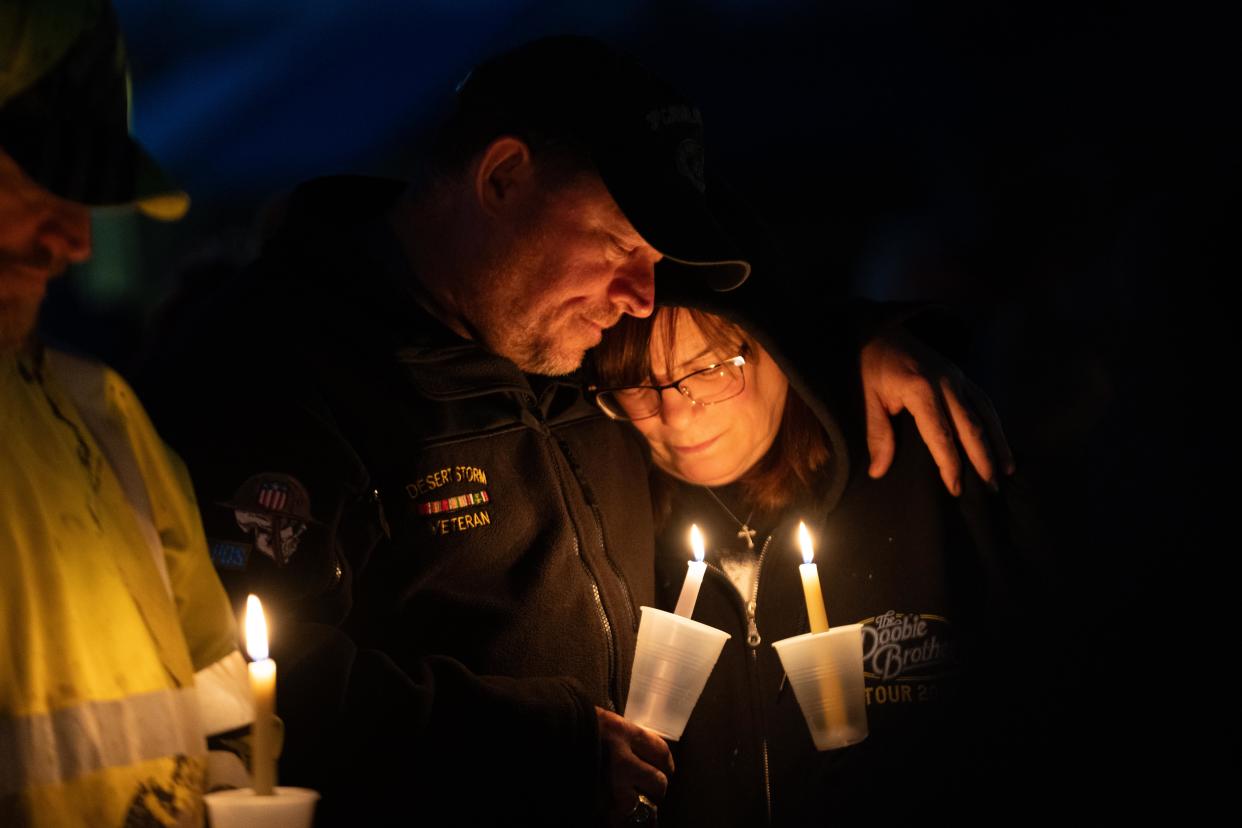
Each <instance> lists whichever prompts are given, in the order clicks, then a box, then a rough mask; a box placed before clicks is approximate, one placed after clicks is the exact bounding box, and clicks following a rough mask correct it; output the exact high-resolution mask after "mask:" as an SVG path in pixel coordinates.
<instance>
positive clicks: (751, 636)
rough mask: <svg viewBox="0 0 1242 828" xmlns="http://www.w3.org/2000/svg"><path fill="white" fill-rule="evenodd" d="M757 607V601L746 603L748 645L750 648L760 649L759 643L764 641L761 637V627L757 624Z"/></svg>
mask: <svg viewBox="0 0 1242 828" xmlns="http://www.w3.org/2000/svg"><path fill="white" fill-rule="evenodd" d="M757 606H758V604H757V603H756V602H755V601H747V602H746V644H747V646H749V647H758V646H759V642H761V641H762V640H763V639H762V638H760V637H759V625H758V624H756V623H755V609H756V608H757Z"/></svg>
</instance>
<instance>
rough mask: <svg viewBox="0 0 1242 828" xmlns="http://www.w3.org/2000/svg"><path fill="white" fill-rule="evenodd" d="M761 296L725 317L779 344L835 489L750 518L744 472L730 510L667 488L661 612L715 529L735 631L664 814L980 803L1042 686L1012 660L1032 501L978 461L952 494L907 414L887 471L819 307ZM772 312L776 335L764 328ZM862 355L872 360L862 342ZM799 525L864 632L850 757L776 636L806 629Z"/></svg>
mask: <svg viewBox="0 0 1242 828" xmlns="http://www.w3.org/2000/svg"><path fill="white" fill-rule="evenodd" d="M773 294H776V296H777V297H778V298H777V299H776V300H774V299H773ZM755 295H756V294H755V293H752V296H751V297H750V299H749V300H748V301H746V302H744V303H737V304H733V305H732V307H734V308H737V307H745V308H746V312H745V313H741V312H730V305H728V304H725V303H723V302H717V303H716V304H715V306H714V307H713V308H712V309H713V310H715V311H716V312H724V313H725V314H726V315H728V316H731V317H732V318H733V319H734V320H735V321H738V322H740V323H741V324H743V326H744V327H746V328H748V330H750V331H751V332H752V333H753V334H756V335H757V336H758V338H759V339H760V340H761V342H762V343H763V344H764V346H765V348H766V349H768V350H769V351H770V352H771V353H773V354H774V355H775V356H776V358H777V360H778V362H779V363H780V364H781V366H782V368H783V369H784V370H785V372H786V374H787V375H788V376H789V377H790V380H791V391H794V392H796V393H798V394H799V395H800V396H801V398H802V399H803V400H804V401H805V402H807V403H808V405H809V406H810V407H811V408H812V410H814V411H815V413H816V415H817V417H818V419H819V420H820V423H821V424H822V426H823V428H824V432H825V434H826V436H827V439H828V442H829V447H830V454H831V460H830V462H829V468H828V470H827V473H826V474H825V475H824V476H823V478H822V481H821V484H820V486H819V487H818V490H817V491H814V492H811V493H807V495H806V497H805V498H803V499H802V502H801V503H800V504H799V505H797V506H791V507H789V508H787V509H786V510H785V511H783V512H781V513H780V514H777V515H768V516H760V515H751V513H750V508H749V506H748V505H747V504H746V503H745V501H744V498H743V497H742V495H741V493H740V491H739V489H740V487H739V486H738V485H737V484H734V485H732V486H728V487H723V488H722V489H717V490H716V493H717V496H718V497H719V498H720V500H722V501H723V502H724V504H725V505H726V506H727V507H728V511H731V512H732V513H733V514H732V515H730V514H729V513H728V511H726V509H725V508H724V507H722V506H721V504H720V503H719V502H717V500H716V498H713V497H711V495H710V494H708V493H707V491H706V490H704V489H703V488H702V487H697V486H691V485H689V484H685V483H682V482H673V483H671V484H670V485H671V492H672V504H673V510H672V514H671V517H669V518H668V519H667V520H666V521H665V522H664V524H663V528H662V530H661V533H660V537H659V540H658V543H657V576H656V590H657V596H658V600H659V602H660V604H659V605H660V606H661V607H662V608H664V609H668V610H671V609H672V607H673V606H674V604H675V603H676V600H677V597H678V594H679V592H680V589H681V584H682V581H683V580H684V578H685V574H686V561H687V560H688V559H689V548H688V545H687V542H686V530H687V529H688V527H689V525H690V524H691V523H692V522H695V523H698V524H699V526H700V527H701V528H703V529H704V531H705V533H706V534H707V536H708V538H709V539H710V540H715V543H709V548H711V551H709V553H708V558H707V560H708V562H709V568H708V571H707V575H706V577H705V580H704V583H703V587H702V591H701V592H700V594H699V598H698V602H697V604H696V607H695V611H694V616H693V617H694V618H695V620H697V621H701V622H703V623H705V624H709V625H711V626H714V627H717V628H719V629H721V630H724V631H725V632H728V633H730V635H731V636H732V637H731V638H730V639H729V641H728V642H726V644H725V646H724V650H723V652H722V654H721V657H720V661H719V662H718V663H717V665H716V668H715V670H714V672H713V673H712V676H711V678H710V679H709V681H708V683H707V686H706V688H705V689H704V692H703V695H702V697H701V699H700V701H699V703H698V706H697V707H696V708H695V711H694V713H693V715H692V716H691V718H690V721H689V723H688V725H687V727H686V730H685V733H684V735H683V737H682V739H681V740H680V741H679V742H678V743H677V744H676V745H675V748H674V754H675V757H676V762H677V772H676V774H675V775H674V777H673V778H672V781H671V785H670V789H669V795H668V799H667V801H666V802H665V804H664V806H663V807H662V808H661V824H662V825H665V826H681V825H704V826H707V825H710V826H733V825H735V826H739V827H740V826H761V825H767V824H774V825H785V826H788V825H832V824H854V823H862V822H869V823H876V822H878V823H880V824H892V822H893V821H894V820H896V819H899V818H910V817H923V818H926V817H930V816H935V815H945V814H955V815H962V814H963V813H965V811H966V810H968V809H981V808H982V807H983V803H984V800H985V799H986V797H984V796H982V795H981V790H980V788H979V787H978V786H979V785H980V784H983V785H988V784H990V781H988V780H989V778H990V776H991V775H992V771H991V770H989V769H988V767H987V763H988V762H991V761H992V760H993V759H996V758H997V748H996V744H997V742H998V741H999V742H1010V741H1013V740H1014V739H1015V738H1016V737H1015V736H1014V734H1013V731H1012V727H1011V725H1012V724H1013V720H1012V717H1010V716H1009V715H1008V714H1005V713H1004V712H1003V711H1005V710H1006V709H1008V708H1010V707H1011V706H1012V707H1013V708H1014V709H1022V707H1023V705H1022V704H1020V703H1019V699H1020V697H1029V693H1030V691H1031V688H1030V686H1029V684H1028V685H1027V686H1020V682H1019V681H1016V680H1015V679H1013V678H1012V671H1013V668H1014V665H1013V661H1014V658H1011V657H1010V656H1011V653H1010V652H1009V648H1011V647H1012V648H1016V649H1021V648H1022V647H1024V646H1025V644H1024V643H1023V642H1025V640H1026V636H1025V634H1023V633H1021V632H1020V631H1018V630H1017V629H1016V628H1015V626H1014V625H1015V624H1020V623H1021V621H1022V617H1023V616H1022V613H1023V610H1022V606H1023V604H1022V602H1020V601H1018V600H1017V599H1016V598H1015V592H1020V591H1022V590H1023V589H1025V588H1026V587H1028V586H1031V584H1032V582H1031V581H1030V579H1029V573H1023V572H1019V571H1018V570H1019V569H1021V568H1022V567H1023V566H1025V564H1024V561H1026V560H1029V557H1028V556H1027V552H1029V550H1028V549H1027V547H1029V541H1028V540H1026V539H1017V538H1015V537H1014V536H1013V534H1012V532H1011V530H1013V529H1014V527H1015V523H1014V521H1013V520H1012V519H1011V518H1010V517H1009V516H1008V514H1007V509H1008V507H1009V506H1010V505H1011V503H1012V502H1013V501H1015V500H1017V501H1018V505H1019V506H1020V504H1021V498H1020V497H1018V496H1017V495H1015V494H1014V492H1015V491H1016V488H1017V487H1016V485H1015V483H1014V481H1006V482H1005V483H1004V484H1003V486H1004V489H1005V492H1003V493H1002V494H1001V495H992V494H991V493H989V492H988V491H987V490H986V487H985V486H984V485H983V483H982V481H981V480H979V479H978V477H977V476H975V475H974V474H973V473H969V472H968V473H966V475H965V477H964V480H963V493H962V495H961V496H960V497H958V498H954V497H952V496H951V495H950V494H949V493H948V492H947V491H946V490H945V488H944V486H943V484H942V483H941V480H940V476H939V473H938V471H937V467H936V465H935V463H934V462H933V460H932V458H931V456H930V454H929V452H928V450H927V448H926V446H925V445H924V444H923V441H922V440H921V439H920V438H919V436H918V433H917V430H916V428H915V427H914V424H913V421H912V420H911V419H910V418H909V417H908V416H905V415H903V416H902V417H900V418H898V421H897V424H896V432H897V438H898V446H897V452H896V458H895V461H894V464H893V466H892V468H891V469H890V471H889V472H888V473H887V475H885V476H884V477H883V478H882V479H879V480H872V479H870V478H869V477H868V476H867V474H866V457H867V454H866V443H865V432H864V427H863V423H864V418H863V403H862V398H861V393H860V389H859V388H858V386H857V380H856V379H854V381H853V383H851V384H842V382H841V380H840V379H839V378H841V377H850V378H854V376H855V374H853V373H852V372H849V371H847V370H844V368H845V365H844V364H843V363H842V360H841V358H840V357H839V356H834V351H833V350H832V349H831V348H828V349H825V348H821V347H816V346H815V342H814V339H813V337H815V336H816V335H817V331H818V332H819V334H822V329H819V328H817V326H816V325H815V324H814V322H815V320H814V319H813V318H810V316H809V313H808V303H806V302H805V301H803V302H801V303H799V302H794V301H780V300H779V293H777V292H775V291H772V290H771V289H769V290H768V291H767V293H766V294H759V295H761V296H763V297H764V298H765V299H766V301H760V302H756V301H755ZM686 304H691V302H686ZM694 304H698V305H700V306H701V305H702V304H703V303H702V302H696V303H694ZM764 318H766V319H767V320H769V323H770V326H769V327H768V328H767V329H765V328H763V327H761V326H760V324H759V323H757V322H756V321H755V320H756V319H764ZM776 320H779V321H780V325H779V326H776V325H775V324H771V323H773V322H775V321H776ZM846 358H848V359H856V351H853V350H849V351H848V353H847V357H846ZM830 378H838V379H830ZM656 474H658V472H656ZM744 518H750V520H749V521H748V522H749V523H750V524H751V525H752V527H753V528H758V529H760V530H761V531H760V532H759V534H758V535H757V536H756V537H755V539H754V543H755V550H754V552H753V553H751V554H752V555H757V556H758V559H759V566H758V572H757V577H756V580H755V581H754V585H753V587H752V590H753V591H752V592H751V594H749V595H746V596H743V595H741V594H740V593H739V591H738V589H737V588H736V587H735V586H734V585H733V583H732V582H731V581H730V580H729V578H728V577H727V576H726V575H725V573H724V571H723V570H722V569H721V566H720V559H721V556H720V551H721V549H722V548H731V549H733V550H738V549H740V548H741V546H742V543H743V541H742V540H741V539H740V538H739V537H738V536H737V532H738V520H739V519H744ZM799 520H805V521H806V523H807V525H808V527H809V528H810V529H811V531H812V534H813V535H814V536H815V537H816V538H817V539H818V546H817V550H816V557H815V560H816V564H817V566H818V569H819V573H820V580H821V584H822V587H823V592H824V598H825V602H826V606H827V610H828V617H829V621H830V622H831V623H832V624H833V625H841V624H851V623H863V624H864V625H865V626H864V631H863V632H864V638H863V640H864V670H865V675H866V694H867V704H868V708H867V709H868V722H869V729H870V734H869V736H868V738H867V739H866V740H864V741H863V742H861V743H859V744H857V745H852V746H850V747H847V748H844V749H840V750H835V751H825V752H818V751H816V750H815V747H814V745H813V743H812V741H811V737H810V733H809V731H808V729H807V725H806V723H805V721H804V719H803V717H802V714H801V712H800V710H799V708H798V705H797V701H796V699H795V698H794V695H793V692H792V690H791V688H790V686H789V684H788V682H787V681H786V679H785V675H784V671H783V670H782V668H781V665H780V661H779V659H778V657H777V655H776V652H775V651H774V650H773V649H772V647H771V644H772V642H774V641H779V640H781V639H783V638H788V637H791V636H795V635H800V634H802V633H806V632H808V631H809V624H808V620H807V612H806V606H805V603H804V599H803V591H802V587H801V580H800V577H799V573H798V565H799V564H801V563H802V557H801V554H800V550H799V547H798V544H797V539H796V527H797V524H798V521H799ZM713 547H714V548H713ZM1018 547H1023V550H1024V551H1023V554H1022V555H1019V554H1018V553H1017V551H1016V550H1017V548H1018ZM1012 655H1013V656H1014V657H1015V658H1016V657H1017V655H1016V653H1013V654H1012ZM998 711H1000V712H998ZM989 729H999V731H1001V733H1000V736H999V738H990V737H988V736H987V733H986V731H987V730H989ZM995 735H996V734H994V736H995ZM997 773H1000V772H999V771H997Z"/></svg>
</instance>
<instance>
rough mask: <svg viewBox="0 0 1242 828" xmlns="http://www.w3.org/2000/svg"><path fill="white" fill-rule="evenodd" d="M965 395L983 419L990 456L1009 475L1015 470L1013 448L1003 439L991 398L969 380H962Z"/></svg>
mask: <svg viewBox="0 0 1242 828" xmlns="http://www.w3.org/2000/svg"><path fill="white" fill-rule="evenodd" d="M963 384H964V386H965V392H966V396H967V397H969V398H970V400H971V402H973V403H974V406H975V411H977V412H978V414H979V418H980V419H981V420H983V427H984V428H986V429H987V432H988V444H989V445H990V446H991V447H992V456H993V457H994V458H996V460H997V461H998V464H999V466H1000V469H1001V470H1002V471H1003V472H1004V473H1005V474H1006V475H1011V474H1013V473H1014V471H1016V470H1017V466H1016V464H1015V463H1014V462H1013V450H1012V449H1010V448H1009V441H1008V440H1006V439H1005V429H1004V428H1003V427H1002V426H1001V421H1000V417H999V416H998V415H997V413H996V408H995V407H994V406H993V405H992V400H991V398H989V397H988V395H987V394H985V393H984V392H983V389H982V388H980V387H979V386H977V385H975V384H974V383H973V382H971V381H970V380H963Z"/></svg>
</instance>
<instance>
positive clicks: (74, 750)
mask: <svg viewBox="0 0 1242 828" xmlns="http://www.w3.org/2000/svg"><path fill="white" fill-rule="evenodd" d="M206 753H207V743H206V740H205V739H204V737H203V730H202V726H201V724H200V721H199V711H198V698H197V697H196V696H195V692H194V688H193V687H184V688H180V689H177V690H156V691H154V692H151V693H141V694H138V695H135V696H128V697H126V698H123V699H113V700H109V701H93V702H85V703H83V704H80V705H77V706H75V707H67V708H64V709H61V710H56V711H53V712H52V713H44V714H35V715H32V716H2V717H0V797H5V796H8V795H10V794H14V793H17V792H19V791H21V790H23V789H24V788H29V787H33V786H35V785H48V784H52V783H56V782H64V781H67V780H70V779H74V778H76V777H79V776H82V775H83V774H87V773H91V772H93V771H98V770H103V769H105V768H115V767H125V766H127V765H134V764H137V763H139V762H145V761H148V760H151V759H158V758H160V757H163V756H176V755H178V754H184V755H187V756H203V755H206Z"/></svg>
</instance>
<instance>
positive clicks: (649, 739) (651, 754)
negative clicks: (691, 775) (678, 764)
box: [630, 727, 673, 774]
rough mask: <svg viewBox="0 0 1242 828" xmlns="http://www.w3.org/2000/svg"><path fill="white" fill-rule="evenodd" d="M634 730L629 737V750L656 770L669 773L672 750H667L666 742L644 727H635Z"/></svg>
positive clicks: (671, 769) (671, 766) (670, 770)
mask: <svg viewBox="0 0 1242 828" xmlns="http://www.w3.org/2000/svg"><path fill="white" fill-rule="evenodd" d="M634 730H635V733H634V734H633V736H632V737H631V738H630V750H632V751H634V755H635V756H637V757H638V758H639V759H641V760H643V761H644V762H646V763H647V764H649V765H651V766H652V767H654V768H656V769H657V770H660V771H663V772H664V773H666V774H671V773H672V772H673V752H672V751H671V750H669V748H668V742H666V741H664V740H663V739H662V738H660V736H659V735H658V734H656V733H654V732H652V731H650V730H647V729H646V728H645V727H635V728H634Z"/></svg>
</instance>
